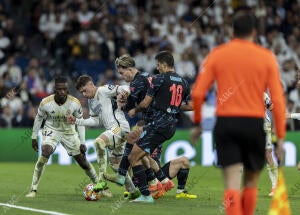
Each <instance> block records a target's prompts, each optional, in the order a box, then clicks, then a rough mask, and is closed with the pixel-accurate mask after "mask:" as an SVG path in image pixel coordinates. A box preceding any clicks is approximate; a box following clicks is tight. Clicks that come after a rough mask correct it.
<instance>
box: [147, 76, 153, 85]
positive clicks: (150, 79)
mask: <svg viewBox="0 0 300 215" xmlns="http://www.w3.org/2000/svg"><path fill="white" fill-rule="evenodd" d="M147 79H148V81H149V84H150V87H151V88H153V84H152V77H148V78H147Z"/></svg>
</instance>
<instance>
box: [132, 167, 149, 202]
mask: <svg viewBox="0 0 300 215" xmlns="http://www.w3.org/2000/svg"><path fill="white" fill-rule="evenodd" d="M132 171H133V175H134V177H136V178H137V186H138V188H139V190H140V192H141V194H142V195H144V196H149V195H150V192H149V190H148V184H147V180H146V173H145V171H144V167H143V165H138V166H134V167H132Z"/></svg>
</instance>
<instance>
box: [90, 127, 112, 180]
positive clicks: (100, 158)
mask: <svg viewBox="0 0 300 215" xmlns="http://www.w3.org/2000/svg"><path fill="white" fill-rule="evenodd" d="M107 145H109V138H108V137H107V135H106V132H104V133H102V134H101V135H100V136H99V137H97V138H96V139H95V142H94V146H95V149H96V154H97V163H98V168H99V180H100V181H103V180H104V177H103V173H105V172H106V168H107V150H106V146H107Z"/></svg>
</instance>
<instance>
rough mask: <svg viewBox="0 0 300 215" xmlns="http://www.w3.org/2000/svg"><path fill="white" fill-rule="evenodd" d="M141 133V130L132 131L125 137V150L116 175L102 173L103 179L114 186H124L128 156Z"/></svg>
mask: <svg viewBox="0 0 300 215" xmlns="http://www.w3.org/2000/svg"><path fill="white" fill-rule="evenodd" d="M141 133H142V130H133V131H131V132H129V134H128V135H127V138H126V139H127V142H126V143H125V149H124V152H123V156H122V159H121V162H120V164H119V168H118V173H117V174H114V175H111V174H107V173H104V178H105V179H107V180H108V181H111V182H114V183H116V184H119V185H121V186H123V185H124V184H125V178H126V175H127V172H128V169H129V166H130V163H129V160H128V156H129V154H130V152H131V150H132V148H133V145H134V143H135V142H136V141H137V140H138V138H139V136H140V134H141Z"/></svg>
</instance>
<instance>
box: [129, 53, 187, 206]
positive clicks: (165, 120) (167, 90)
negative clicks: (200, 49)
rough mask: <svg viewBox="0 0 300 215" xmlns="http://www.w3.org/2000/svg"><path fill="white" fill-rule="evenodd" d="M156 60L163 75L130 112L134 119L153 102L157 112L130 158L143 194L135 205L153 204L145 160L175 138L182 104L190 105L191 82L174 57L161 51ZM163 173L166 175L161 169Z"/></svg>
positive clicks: (166, 184)
mask: <svg viewBox="0 0 300 215" xmlns="http://www.w3.org/2000/svg"><path fill="white" fill-rule="evenodd" d="M155 60H156V62H157V69H158V70H159V72H160V74H158V75H156V76H153V77H152V80H150V86H149V88H148V91H147V95H146V96H145V98H144V99H143V101H142V102H140V103H139V104H138V105H137V106H136V107H135V108H134V109H132V110H130V111H129V112H128V114H129V116H134V115H135V114H136V113H137V112H140V111H142V110H145V109H147V108H148V107H149V106H150V104H151V103H152V104H151V107H152V108H153V110H154V111H153V115H152V121H151V122H150V123H148V124H147V125H146V126H144V128H143V132H142V134H141V135H140V138H139V140H138V141H137V143H136V144H135V145H133V148H132V151H131V152H130V154H129V156H128V159H129V162H130V164H131V166H132V170H133V174H134V176H135V177H136V178H137V179H138V184H137V185H138V187H139V190H140V191H141V193H142V195H141V196H140V197H139V198H137V199H135V200H133V202H149V203H151V202H153V198H152V196H151V195H150V192H149V190H148V186H147V181H146V173H145V171H144V167H143V164H142V158H143V157H144V156H149V154H150V152H153V151H154V150H155V148H157V147H158V146H159V145H161V144H162V143H163V142H164V141H166V140H168V139H170V138H171V137H172V136H173V135H174V133H175V130H176V122H177V119H176V115H177V114H178V113H179V111H180V106H181V104H182V102H183V101H184V102H186V103H188V101H189V98H190V91H189V85H188V83H187V81H185V80H184V79H183V78H182V77H180V76H179V75H178V74H176V73H175V71H174V59H173V56H172V54H171V53H170V52H167V51H163V52H160V53H158V54H157V55H156V57H155ZM159 172H160V173H161V174H163V171H162V170H161V169H159ZM158 174H159V173H158ZM166 181H170V180H169V179H167V178H166V179H165V180H163V181H161V182H162V184H163V190H165V191H167V190H169V189H171V187H170V185H171V184H170V183H165V182H166ZM172 184H173V183H172ZM173 186H174V184H173Z"/></svg>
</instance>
